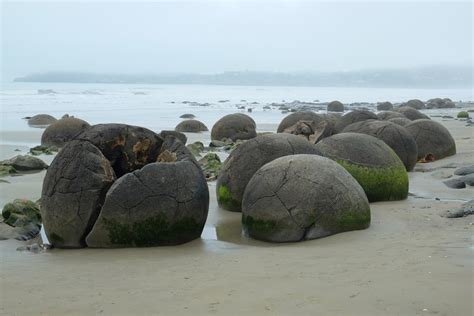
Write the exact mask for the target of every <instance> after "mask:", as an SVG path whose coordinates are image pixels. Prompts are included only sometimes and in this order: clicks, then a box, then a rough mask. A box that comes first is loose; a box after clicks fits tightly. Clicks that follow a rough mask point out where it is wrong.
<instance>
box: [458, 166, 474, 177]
mask: <svg viewBox="0 0 474 316" xmlns="http://www.w3.org/2000/svg"><path fill="white" fill-rule="evenodd" d="M471 173H474V165H469V166H463V167H461V168H458V169H456V170H454V174H455V175H457V176H465V175H467V174H471Z"/></svg>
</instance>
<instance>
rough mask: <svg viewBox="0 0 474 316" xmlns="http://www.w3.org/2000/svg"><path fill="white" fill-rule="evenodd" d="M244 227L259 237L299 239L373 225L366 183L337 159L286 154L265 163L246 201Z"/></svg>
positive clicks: (243, 210) (280, 239)
mask: <svg viewBox="0 0 474 316" xmlns="http://www.w3.org/2000/svg"><path fill="white" fill-rule="evenodd" d="M242 225H243V228H244V231H245V232H246V233H248V235H249V236H250V237H252V238H255V239H260V240H265V241H271V242H294V241H301V240H306V239H316V238H321V237H325V236H329V235H332V234H337V233H341V232H345V231H350V230H357V229H364V228H367V227H368V226H369V225H370V207H369V203H368V200H367V197H366V195H365V193H364V191H363V189H362V187H361V186H360V185H359V183H357V181H356V180H355V179H354V178H353V177H352V176H351V175H350V174H349V173H348V172H347V171H346V170H345V169H344V168H343V167H341V166H340V165H339V164H337V163H336V162H334V161H332V160H330V159H328V158H325V157H321V156H317V155H293V156H286V157H281V158H278V159H276V160H273V161H272V162H270V163H268V164H266V165H264V166H263V167H261V168H260V169H259V170H258V171H257V172H256V173H255V174H254V176H253V177H252V179H251V180H250V182H249V183H248V185H247V187H246V189H245V193H244V197H243V202H242Z"/></svg>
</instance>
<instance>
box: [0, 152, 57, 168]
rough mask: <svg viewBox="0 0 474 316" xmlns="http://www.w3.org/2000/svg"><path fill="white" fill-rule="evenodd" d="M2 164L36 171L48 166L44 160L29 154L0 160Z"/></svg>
mask: <svg viewBox="0 0 474 316" xmlns="http://www.w3.org/2000/svg"><path fill="white" fill-rule="evenodd" d="M0 165H3V166H12V167H13V168H14V169H15V170H17V171H34V170H43V169H47V168H48V165H47V164H46V163H45V162H44V161H43V160H41V159H39V158H36V157H34V156H28V155H17V156H15V157H13V158H11V159H8V160H3V161H0Z"/></svg>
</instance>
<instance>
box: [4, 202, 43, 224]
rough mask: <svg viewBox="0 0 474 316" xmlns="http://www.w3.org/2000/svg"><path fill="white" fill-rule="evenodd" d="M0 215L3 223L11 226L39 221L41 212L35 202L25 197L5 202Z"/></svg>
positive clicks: (37, 222) (38, 222)
mask: <svg viewBox="0 0 474 316" xmlns="http://www.w3.org/2000/svg"><path fill="white" fill-rule="evenodd" d="M2 216H3V218H4V222H5V224H8V225H10V226H13V227H22V226H26V225H28V224H30V223H32V224H40V223H41V213H40V210H39V208H38V206H37V205H36V204H35V202H33V201H30V200H25V199H16V200H14V201H13V202H10V203H7V204H5V206H4V207H3V209H2Z"/></svg>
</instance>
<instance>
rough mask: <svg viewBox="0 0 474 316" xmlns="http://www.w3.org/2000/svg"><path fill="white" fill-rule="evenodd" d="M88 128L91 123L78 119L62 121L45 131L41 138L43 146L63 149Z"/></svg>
mask: <svg viewBox="0 0 474 316" xmlns="http://www.w3.org/2000/svg"><path fill="white" fill-rule="evenodd" d="M88 128H90V125H89V123H87V122H86V121H83V120H81V119H78V118H74V117H68V118H63V119H60V120H58V121H57V122H54V123H53V124H51V125H49V126H48V127H47V128H46V129H45V131H44V132H43V135H42V136H41V145H42V146H56V147H63V146H64V145H65V144H66V143H67V142H69V141H71V140H73V139H74V138H76V137H77V136H78V135H79V134H81V133H82V132H83V131H85V130H87V129H88Z"/></svg>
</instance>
